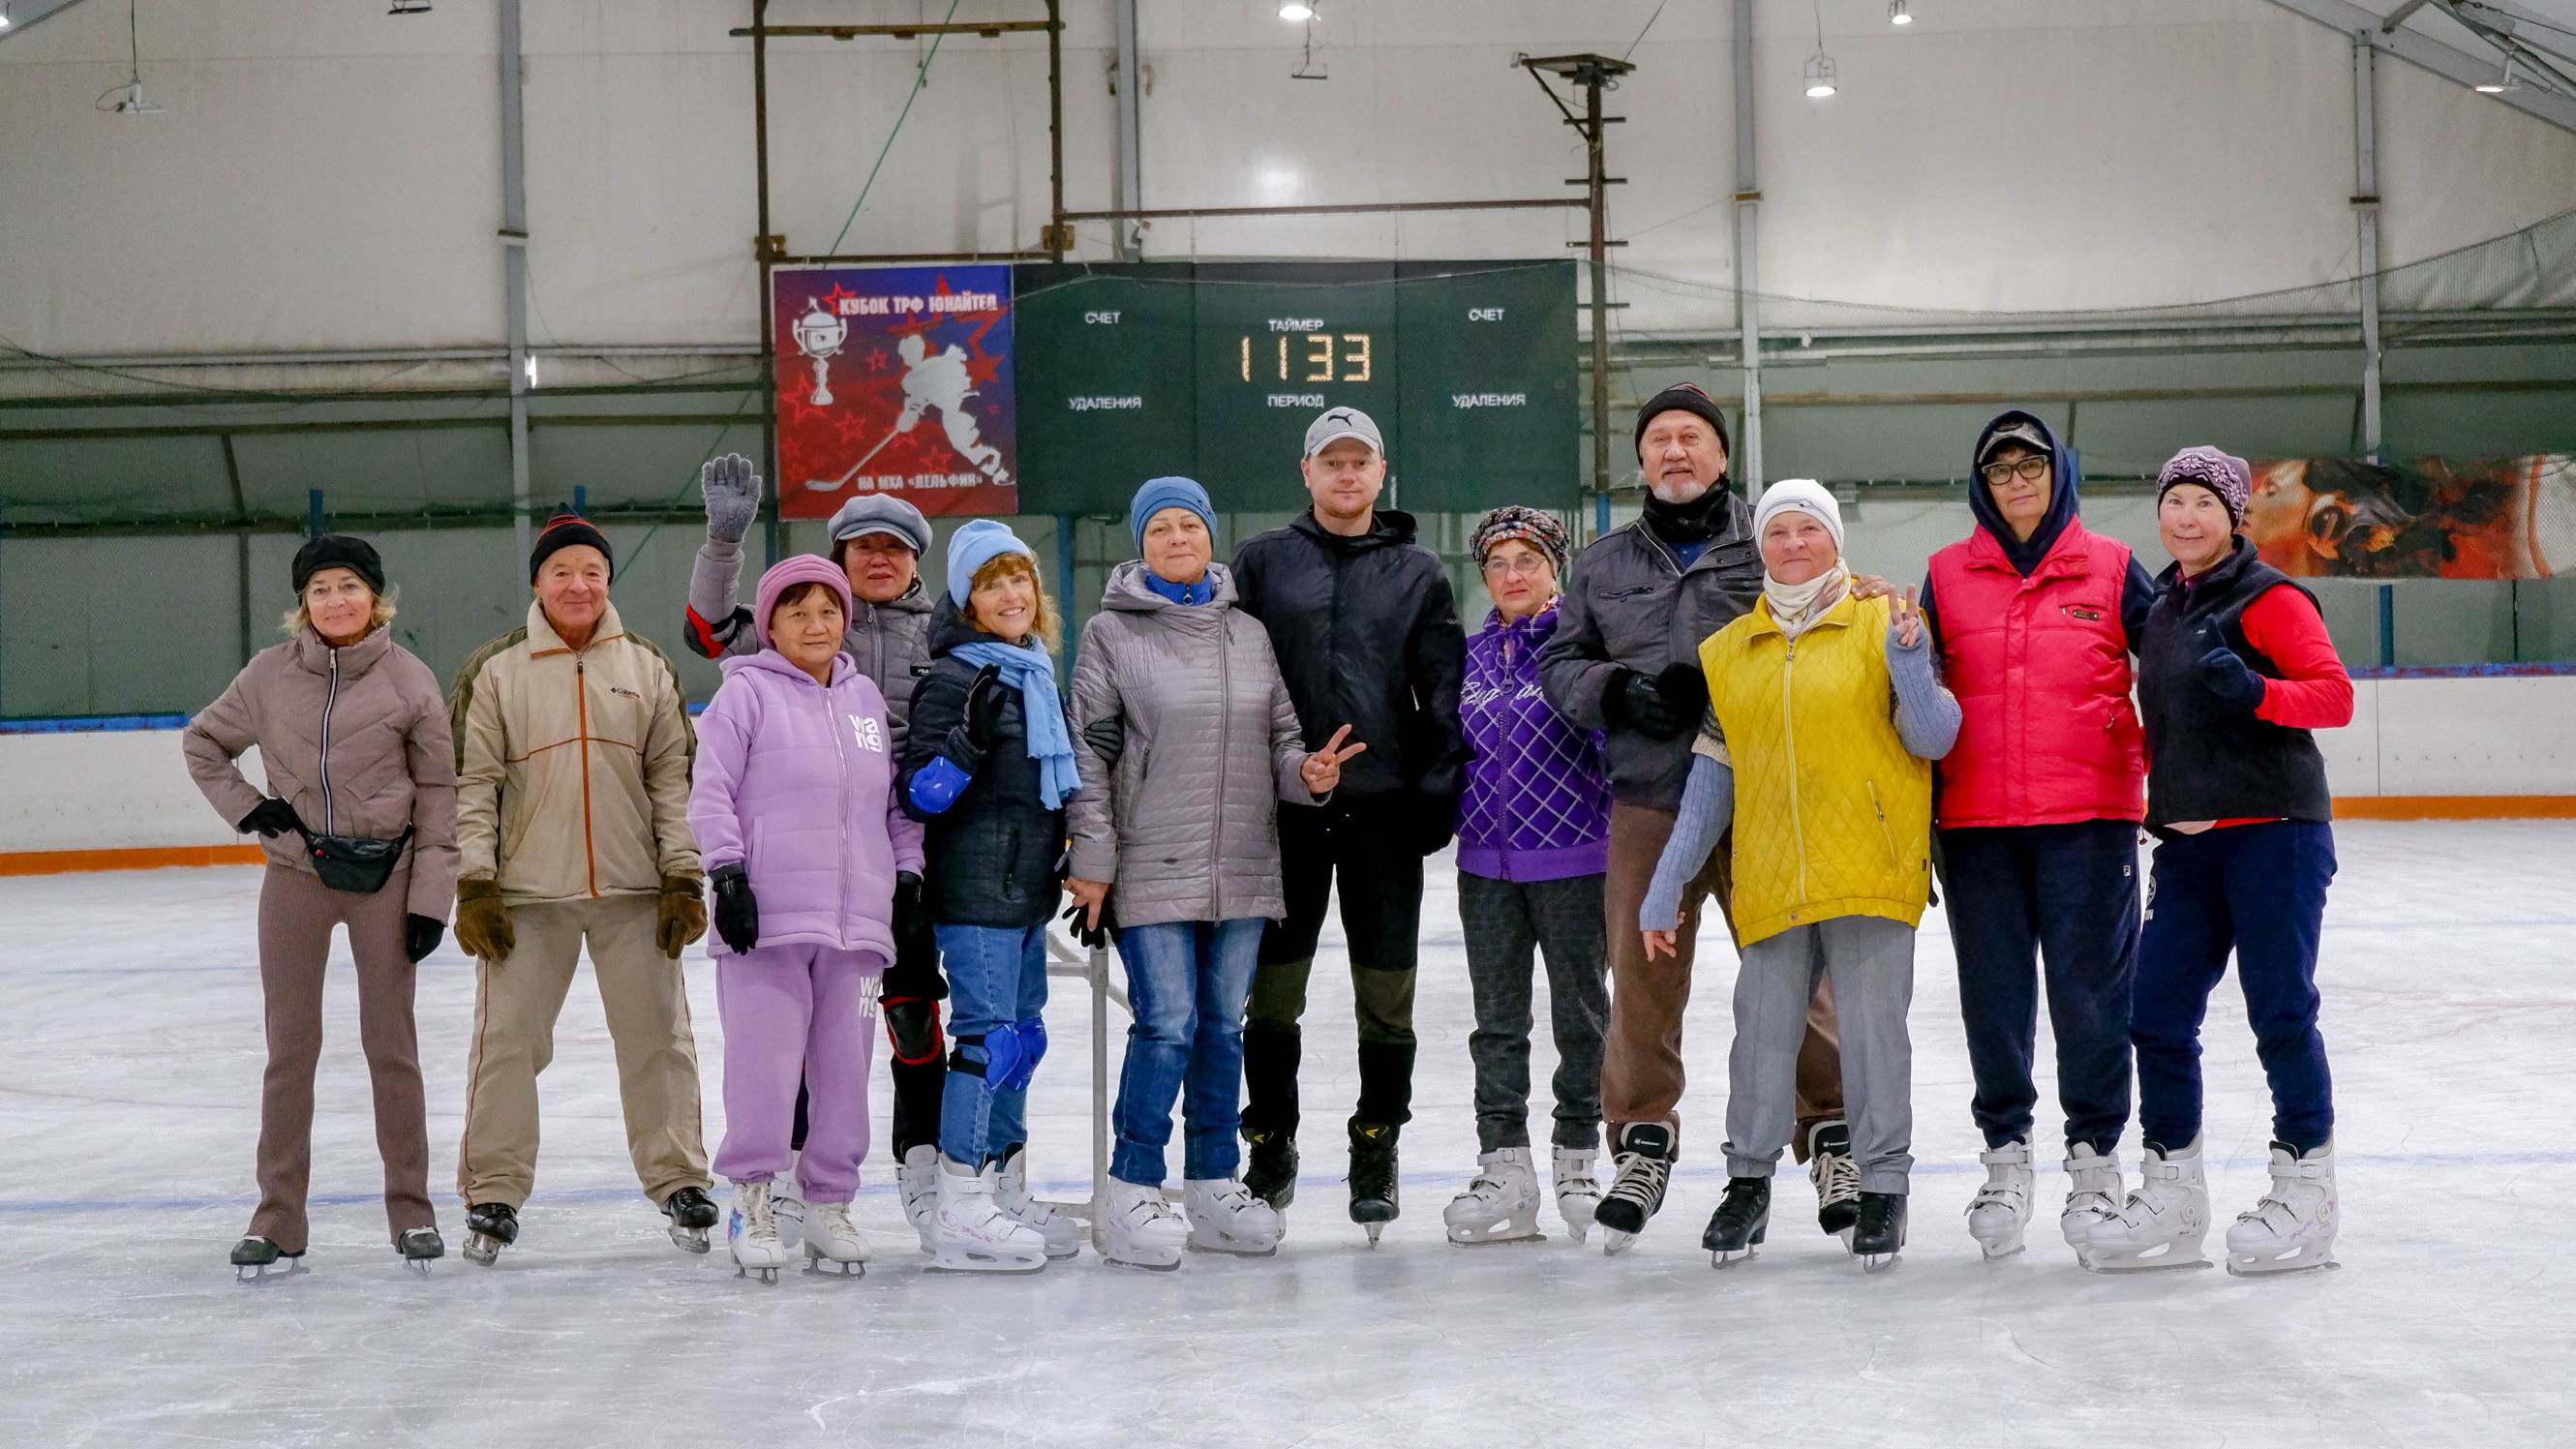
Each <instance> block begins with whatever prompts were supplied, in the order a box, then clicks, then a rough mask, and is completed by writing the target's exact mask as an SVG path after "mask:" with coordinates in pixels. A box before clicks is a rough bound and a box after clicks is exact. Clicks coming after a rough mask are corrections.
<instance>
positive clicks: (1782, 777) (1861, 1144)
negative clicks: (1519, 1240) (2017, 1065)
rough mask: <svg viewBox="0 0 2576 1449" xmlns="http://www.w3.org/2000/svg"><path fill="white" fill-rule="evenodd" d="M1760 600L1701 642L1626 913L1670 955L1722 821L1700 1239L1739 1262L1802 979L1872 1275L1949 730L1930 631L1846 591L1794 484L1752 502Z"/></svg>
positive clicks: (1754, 1234)
mask: <svg viewBox="0 0 2576 1449" xmlns="http://www.w3.org/2000/svg"><path fill="white" fill-rule="evenodd" d="M1753 526H1754V536H1755V537H1756V538H1757V539H1759V540H1760V542H1761V546H1762V568H1763V580H1762V601H1761V602H1760V603H1759V604H1757V605H1755V606H1754V608H1753V610H1752V612H1750V613H1748V614H1746V615H1744V616H1743V617H1741V618H1739V619H1737V620H1735V621H1734V622H1733V623H1731V624H1728V625H1727V626H1726V627H1725V628H1723V629H1720V630H1719V631H1717V632H1716V633H1715V634H1712V635H1710V636H1709V637H1708V638H1707V639H1706V640H1705V641H1703V642H1702V643H1701V645H1700V650H1699V658H1700V668H1701V670H1702V671H1703V672H1704V673H1705V674H1706V675H1707V678H1708V696H1709V709H1708V716H1707V718H1706V720H1705V721H1704V722H1703V724H1702V725H1701V731H1700V738H1699V740H1698V741H1697V743H1696V744H1694V745H1693V746H1692V753H1693V756H1694V758H1693V759H1692V761H1691V772H1690V779H1689V783H1688V784H1687V786H1686V787H1685V788H1684V791H1683V794H1682V808H1681V817H1680V819H1679V821H1678V822H1677V824H1676V825H1675V827H1674V830H1673V835H1672V839H1671V840H1670V841H1669V842H1668V843H1667V844H1666V845H1665V846H1664V853H1663V858H1662V859H1661V860H1660V861H1659V862H1658V863H1657V865H1656V868H1655V879H1654V883H1653V884H1652V885H1651V886H1650V887H1649V888H1648V890H1647V892H1646V899H1645V902H1644V904H1643V905H1642V906H1640V907H1639V908H1638V911H1637V925H1638V929H1639V930H1641V931H1642V932H1644V934H1645V945H1646V957H1647V959H1648V960H1650V961H1651V960H1654V959H1655V958H1656V957H1657V956H1659V955H1671V954H1672V953H1673V944H1674V942H1673V932H1674V930H1675V928H1676V926H1677V925H1678V923H1679V920H1680V911H1679V904H1680V899H1681V885H1682V882H1684V881H1686V880H1689V879H1690V878H1691V877H1692V876H1694V875H1696V874H1697V873H1698V871H1699V869H1700V866H1701V864H1702V863H1703V862H1704V861H1706V860H1707V858H1708V852H1709V850H1710V848H1711V847H1713V846H1714V845H1716V843H1717V842H1718V841H1719V840H1720V839H1722V838H1724V837H1725V835H1726V833H1727V827H1728V825H1729V824H1730V823H1731V822H1738V821H1740V822H1742V823H1743V824H1744V825H1745V826H1746V828H1745V829H1743V830H1740V831H1737V832H1736V840H1735V885H1734V894H1733V898H1732V900H1731V901H1730V903H1729V904H1730V905H1731V906H1732V907H1733V912H1732V914H1733V918H1734V922H1735V930H1736V935H1737V938H1738V950H1739V953H1740V954H1741V956H1742V965H1741V967H1740V968H1739V969H1738V971H1737V973H1736V978H1735V1045H1734V1047H1733V1049H1732V1050H1731V1051H1730V1052H1729V1053H1728V1056H1727V1089H1728V1095H1727V1104H1726V1171H1727V1184H1726V1196H1725V1197H1724V1198H1723V1199H1722V1200H1721V1201H1720V1202H1719V1204H1718V1208H1717V1212H1716V1213H1715V1215H1714V1216H1712V1217H1711V1218H1710V1219H1709V1224H1708V1231H1707V1232H1706V1233H1705V1234H1704V1235H1702V1237H1701V1239H1700V1242H1701V1245H1702V1246H1704V1247H1706V1248H1707V1249H1708V1250H1709V1252H1710V1254H1711V1257H1712V1259H1713V1260H1714V1261H1715V1262H1716V1263H1717V1264H1718V1266H1721V1267H1723V1266H1725V1265H1726V1264H1727V1263H1728V1262H1730V1261H1733V1260H1735V1259H1737V1258H1740V1257H1748V1256H1750V1255H1751V1250H1752V1248H1753V1246H1754V1245H1755V1244H1757V1243H1759V1242H1761V1241H1762V1238H1763V1232H1764V1229H1765V1227H1766V1226H1767V1225H1768V1222H1769V1220H1770V1214H1771V1173H1772V1170H1773V1168H1774V1166H1775V1165H1776V1164H1777V1163H1778V1161H1779V1158H1780V1149H1782V1148H1783V1147H1786V1146H1788V1145H1789V1134H1790V1130H1791V1127H1792V1123H1793V1119H1794V1116H1795V1113H1796V1099H1795V1088H1796V1081H1797V1059H1798V1042H1799V1039H1800V1038H1801V1037H1802V1036H1803V1035H1804V1034H1805V1032H1806V1029H1807V1003H1808V1001H1809V1000H1810V999H1811V998H1812V997H1813V996H1814V995H1815V989H1816V982H1817V979H1818V977H1819V976H1830V977H1831V978H1832V981H1833V988H1834V1002H1835V1005H1836V1007H1837V1009H1838V1011H1839V1012H1840V1015H1841V1025H1842V1069H1843V1101H1844V1105H1845V1107H1846V1109H1847V1111H1848V1112H1849V1115H1850V1120H1851V1133H1852V1155H1853V1158H1854V1160H1855V1161H1856V1162H1857V1164H1858V1166H1859V1168H1860V1221H1859V1224H1858V1225H1857V1226H1856V1227H1855V1228H1854V1229H1853V1230H1852V1232H1851V1233H1850V1235H1849V1236H1848V1237H1847V1238H1846V1239H1845V1244H1846V1246H1848V1247H1849V1248H1850V1249H1851V1251H1852V1253H1853V1255H1854V1256H1856V1257H1858V1258H1859V1259H1860V1260H1861V1262H1862V1265H1863V1266H1864V1267H1868V1268H1876V1267H1879V1266H1882V1265H1883V1264H1885V1263H1886V1262H1888V1261H1890V1260H1892V1259H1893V1258H1894V1257H1895V1255H1896V1253H1897V1251H1898V1250H1899V1249H1901V1248H1903V1247H1904V1246H1905V1192H1906V1178H1907V1174H1908V1172H1909V1171H1910V1170H1911V1169H1912V1167H1913V1165H1914V1158H1913V1156H1912V1154H1911V1152H1910V1151H1909V1147H1910V1144H1911V1140H1912V1136H1913V1128H1914V1113H1913V1106H1912V1102H1911V1095H1912V1091H1913V1076H1914V1061H1913V1044H1912V1042H1911V1041H1910V1040H1909V1039H1908V1038H1907V1036H1906V1031H1905V1012H1906V1008H1907V1007H1908V1006H1910V1005H1911V1004H1912V1002H1913V998H1914V928H1915V926H1916V924H1917V923H1918V922H1920V921H1921V920H1922V917H1923V907H1924V905H1925V903H1926V902H1927V901H1928V900H1929V899H1930V896H1931V886H1932V867H1931V858H1930V855H1931V840H1932V764H1931V762H1932V761H1934V760H1937V759H1939V758H1941V757H1942V756H1943V755H1945V754H1948V753H1949V752H1950V744H1951V742H1952V740H1954V739H1955V738H1957V736H1958V733H1959V704H1958V701H1957V700H1955V699H1953V698H1951V696H1950V694H1949V691H1947V690H1945V689H1943V688H1942V687H1941V681H1940V675H1939V670H1938V667H1937V663H1936V661H1935V660H1934V658H1933V651H1932V644H1931V639H1930V635H1929V632H1928V631H1927V630H1925V628H1924V627H1923V616H1922V615H1921V614H1920V613H1919V612H1917V611H1916V609H1915V607H1914V597H1913V592H1912V591H1911V590H1908V591H1907V593H1906V595H1905V597H1904V598H1903V599H1901V600H1900V599H1891V598H1885V597H1880V598H1867V599H1864V598H1858V597H1855V596H1854V594H1853V592H1852V590H1851V587H1850V585H1851V573H1850V571H1849V570H1848V569H1846V568H1845V567H1844V566H1843V558H1842V550H1843V523H1842V511H1841V509H1840V508H1838V507H1837V506H1836V505H1835V503H1834V497H1833V495H1832V494H1831V493H1828V492H1826V491H1825V489H1824V488H1823V487H1822V486H1821V485H1819V484H1817V483H1815V482H1812V481H1810V480H1807V479H1803V478H1801V479H1789V480H1786V481H1783V482H1780V483H1776V484H1774V485H1772V486H1771V488H1770V489H1769V490H1768V491H1766V492H1765V493H1764V494H1763V495H1762V501H1761V502H1760V503H1759V504H1757V505H1756V506H1755V509H1754V519H1753Z"/></svg>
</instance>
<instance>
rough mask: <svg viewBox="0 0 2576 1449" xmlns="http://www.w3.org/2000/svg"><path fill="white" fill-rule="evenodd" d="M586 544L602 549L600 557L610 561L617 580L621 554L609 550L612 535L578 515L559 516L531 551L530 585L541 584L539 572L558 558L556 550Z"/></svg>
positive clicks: (610, 571) (548, 522) (540, 532)
mask: <svg viewBox="0 0 2576 1449" xmlns="http://www.w3.org/2000/svg"><path fill="white" fill-rule="evenodd" d="M585 543H586V544H588V545H590V546H591V547H592V548H595V549H598V550H599V556H600V557H601V558H603V559H605V560H607V561H608V576H609V577H610V578H612V579H613V578H615V577H617V555H616V554H615V553H614V552H612V551H611V550H610V549H609V547H608V535H607V534H604V533H602V532H600V531H599V528H598V525H596V524H594V523H592V522H591V521H590V520H589V519H587V518H584V517H582V516H581V515H580V514H578V513H558V514H556V515H555V516H554V517H552V518H549V519H547V520H546V526H545V527H544V528H542V529H539V530H538V531H537V546H536V547H535V548H533V549H530V550H529V551H528V582H529V583H532V584H533V583H535V582H536V581H537V572H538V570H540V569H543V568H544V567H545V566H546V560H547V559H550V558H552V557H554V553H555V550H556V549H559V548H571V547H573V546H574V545H576V544H585Z"/></svg>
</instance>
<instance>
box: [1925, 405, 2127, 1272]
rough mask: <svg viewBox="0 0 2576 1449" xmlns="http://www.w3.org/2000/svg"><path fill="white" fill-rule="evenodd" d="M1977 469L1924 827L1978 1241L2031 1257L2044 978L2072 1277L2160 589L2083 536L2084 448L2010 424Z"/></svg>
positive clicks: (1951, 552)
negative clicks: (1938, 865) (2135, 680)
mask: <svg viewBox="0 0 2576 1449" xmlns="http://www.w3.org/2000/svg"><path fill="white" fill-rule="evenodd" d="M1976 470H1977V477H1976V481H1974V482H1973V483H1971V484H1970V485H1969V495H1968V502H1969V507H1970V510H1971V511H1972V512H1974V514H1975V515H1976V520H1977V526H1976V531H1975V532H1973V533H1971V534H1969V535H1968V537H1967V538H1966V539H1964V540H1962V541H1960V542H1958V543H1954V544H1951V545H1950V546H1949V547H1947V548H1945V549H1942V550H1941V551H1940V552H1939V553H1936V554H1934V555H1933V556H1932V570H1931V577H1930V578H1929V579H1928V580H1927V581H1926V582H1925V583H1924V585H1923V613H1924V616H1925V617H1926V618H1927V619H1929V620H1930V621H1931V623H1932V626H1933V637H1934V640H1935V642H1936V644H1937V646H1938V648H1939V651H1940V655H1941V658H1942V660H1943V662H1944V666H1945V669H1946V672H1947V674H1948V682H1949V685H1950V688H1951V691H1952V692H1953V693H1954V694H1956V695H1957V696H1958V700H1959V708H1960V712H1961V716H1962V717H1961V720H1960V726H1959V740H1958V744H1957V745H1956V746H1955V747H1954V748H1953V749H1952V750H1951V752H1950V755H1949V758H1947V759H1945V760H1943V761H1942V762H1941V766H1940V772H1939V784H1938V789H1937V792H1936V795H1935V798H1934V806H1933V821H1934V825H1935V827H1936V829H1937V830H1938V832H1939V837H1940V843H1941V854H1942V859H1943V868H1942V885H1943V887H1944V888H1945V889H1946V890H1947V891H1948V892H1949V913H1950V939H1951V944H1952V946H1953V948H1954V949H1955V950H1956V951H1957V952H1958V957H1959V1006H1960V1011H1961V1013H1962V1015H1963V1016H1964V1017H1965V1018H1966V1022H1967V1028H1968V1061H1969V1065H1970V1066H1971V1068H1972V1069H1973V1070H1974V1072H1975V1075H1976V1100H1975V1104H1974V1110H1975V1113H1976V1118H1977V1126H1978V1128H1979V1130H1981V1131H1983V1132H1984V1133H1985V1139H1986V1149H1987V1150H1986V1151H1985V1152H1984V1153H1983V1154H1982V1155H1981V1156H1980V1157H1979V1159H1978V1160H1979V1161H1981V1162H1983V1163H1984V1164H1985V1167H1986V1183H1985V1186H1984V1187H1982V1188H1980V1189H1979V1190H1978V1192H1977V1197H1976V1201H1975V1202H1974V1203H1972V1204H1971V1205H1970V1206H1969V1209H1968V1232H1969V1234H1970V1235H1971V1236H1973V1237H1975V1238H1976V1240H1977V1242H1978V1245H1979V1246H1980V1247H1982V1248H1983V1249H1984V1250H1985V1255H1986V1256H1987V1257H1988V1258H2001V1257H2005V1256H2008V1255H2010V1254H2013V1253H2018V1252H2020V1251H2021V1249H2022V1246H2023V1244H2022V1236H2023V1233H2024V1231H2025V1230H2026V1229H2027V1227H2028V1226H2029V1222H2030V1216H2031V1198H2032V1192H2033V1188H2034V1178H2033V1176H2032V1172H2031V1151H2030V1135H2031V1123H2032V1109H2033V1108H2034V1107H2035V1106H2036V1105H2037V1103H2038V1100H2039V1097H2038V1092H2037V1090H2036V1089H2035V1088H2034V1087H2033V1086H2032V1085H2031V1077H2030V1068H2031V1057H2032V1054H2033V1051H2034V1050H2035V1046H2036V1042H2037V1038H2038V995H2037V989H2036V982H2037V981H2038V980H2040V979H2044V980H2045V981H2046V983H2047V988H2048V1015H2049V1020H2050V1021H2051V1022H2052V1023H2053V1024H2054V1025H2055V1027H2056V1031H2057V1082H2058V1102H2059V1105H2060V1106H2061V1107H2063V1108H2064V1109H2065V1113H2066V1160H2065V1166H2066V1171H2067V1173H2068V1176H2069V1184H2068V1191H2067V1196H2066V1207H2065V1210H2064V1212H2063V1213H2062V1214H2061V1216H2060V1217H2059V1220H2058V1225H2059V1228H2060V1229H2061V1230H2062V1231H2063V1233H2064V1234H2065V1237H2066V1241H2067V1243H2068V1244H2069V1245H2070V1246H2072V1247H2074V1248H2075V1250H2076V1254H2077V1257H2078V1259H2079V1260H2083V1259H2084V1258H2085V1255H2086V1253H2087V1251H2088V1249H2087V1244H2088V1242H2089V1234H2090V1230H2091V1228H2092V1226H2093V1225H2094V1224H2095V1223H2096V1222H2099V1221H2102V1220H2105V1219H2108V1218H2109V1217H2111V1216H2112V1215H2113V1214H2114V1213H2116V1212H2117V1211H2118V1210H2119V1206H2120V1201H2121V1181H2120V1163H2119V1157H2118V1147H2119V1141H2120V1133H2121V1130H2122V1129H2123V1128H2125V1127H2127V1126H2128V1122H2129V988H2130V981H2131V978H2132V976H2133V975H2134V973H2135V971H2136V968H2137V955H2138V821H2139V818H2140V817H2141V815H2142V814H2143V813H2144V804H2145V794H2146V788H2145V787H2146V767H2145V763H2144V760H2143V758H2142V754H2141V750H2140V732H2139V728H2138V716H2137V711H2136V710H2135V709H2134V708H2132V707H2131V705H2130V703H2129V683H2130V674H2129V656H2130V654H2131V653H2133V652H2134V651H2135V650H2136V648H2137V641H2138V639H2139V637H2140V630H2141V629H2142V628H2143V627H2144V625H2145V620H2146V614H2147V610H2148V608H2149V607H2150V606H2151V605H2152V604H2153V603H2154V601H2155V582H2154V580H2153V579H2151V578H2150V577H2149V576H2148V574H2147V571H2146V570H2145V569H2144V568H2143V567H2141V566H2140V565H2139V564H2138V562H2137V561H2136V560H2135V559H2133V558H2131V557H2130V556H2129V549H2128V546H2127V545H2126V544H2123V543H2120V542H2118V541H2117V540H2114V539H2109V538H2104V537H2102V536H2101V535H2099V534H2095V533H2092V532H2089V531H2087V530H2086V529H2085V527H2084V525H2083V523H2082V522H2081V521H2079V520H2078V519H2077V517H2076V483H2077V480H2078V478H2079V477H2080V476H2081V474H2080V471H2079V470H2078V468H2077V466H2076V461H2075V453H2074V450H2072V449H2070V448H2067V447H2065V446H2063V445H2061V444H2060V443H2059V442H2058V440H2057V435H2056V434H2055V433H2053V432H2051V431H2050V430H2049V427H2048V424H2047V423H2045V422H2043V421H2041V420H2040V419H2039V418H2037V417H2035V416H2033V415H2032V414H2030V413H2026V412H2020V411H2013V412H2007V413H2005V414H2003V415H2002V416H2000V417H1998V418H1996V419H1995V420H1994V421H1993V422H1991V423H1988V424H1987V425H1986V427H1985V431H1984V432H1982V433H1981V434H1979V435H1978V438H1977V451H1976ZM2034 957H2038V958H2041V959H2042V960H2044V961H2045V969H2044V970H2043V971H2035V970H2034V959H2033V958H2034ZM2088 1266H2089V1264H2088Z"/></svg>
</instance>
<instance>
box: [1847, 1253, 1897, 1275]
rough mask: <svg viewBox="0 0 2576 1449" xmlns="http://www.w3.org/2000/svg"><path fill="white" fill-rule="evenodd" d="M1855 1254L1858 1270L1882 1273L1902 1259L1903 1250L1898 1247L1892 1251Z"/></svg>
mask: <svg viewBox="0 0 2576 1449" xmlns="http://www.w3.org/2000/svg"><path fill="white" fill-rule="evenodd" d="M1855 1256H1857V1257H1858V1258H1859V1259H1860V1270H1861V1271H1862V1272H1864V1273H1884V1272H1886V1271H1887V1270H1888V1269H1890V1268H1893V1267H1895V1266H1896V1265H1897V1264H1898V1263H1900V1262H1902V1261H1904V1258H1905V1250H1904V1249H1903V1248H1899V1249H1897V1250H1896V1251H1895V1252H1893V1253H1860V1254H1856V1255H1855Z"/></svg>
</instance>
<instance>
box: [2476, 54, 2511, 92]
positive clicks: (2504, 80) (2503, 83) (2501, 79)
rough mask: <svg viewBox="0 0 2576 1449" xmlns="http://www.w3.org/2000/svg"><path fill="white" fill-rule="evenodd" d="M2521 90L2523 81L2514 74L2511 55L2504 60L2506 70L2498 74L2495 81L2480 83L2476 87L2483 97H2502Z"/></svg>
mask: <svg viewBox="0 0 2576 1449" xmlns="http://www.w3.org/2000/svg"><path fill="white" fill-rule="evenodd" d="M2521 89H2522V81H2521V79H2520V78H2519V77H2517V76H2515V75H2514V73H2513V57H2512V56H2510V55H2508V56H2506V57H2505V58H2504V69H2503V70H2501V71H2498V72H2497V73H2496V78H2495V79H2494V80H2491V81H2480V82H2478V83H2477V86H2476V90H2477V93H2478V94H2479V95H2482V96H2500V95H2503V94H2504V93H2505V92H2507V91H2518V90H2521Z"/></svg>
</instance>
